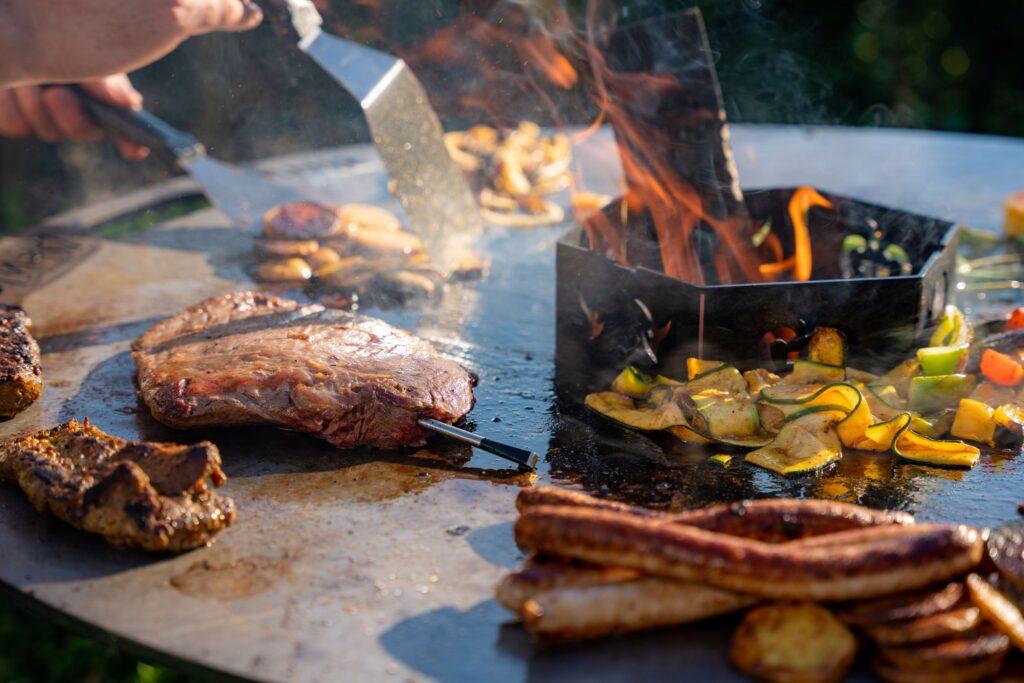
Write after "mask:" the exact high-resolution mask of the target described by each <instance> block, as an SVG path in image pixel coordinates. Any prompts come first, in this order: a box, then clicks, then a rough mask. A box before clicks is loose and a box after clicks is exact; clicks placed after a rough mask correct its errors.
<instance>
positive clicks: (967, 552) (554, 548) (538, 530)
mask: <svg viewBox="0 0 1024 683" xmlns="http://www.w3.org/2000/svg"><path fill="white" fill-rule="evenodd" d="M515 537H516V541H517V542H518V543H519V544H520V545H521V546H523V547H525V548H528V549H530V550H532V551H534V552H537V553H542V554H545V555H554V556H560V557H568V558H573V559H578V560H583V561H586V562H592V563H595V564H602V565H609V566H618V567H626V568H629V569H636V570H639V571H643V572H645V573H648V574H653V575H656V576H664V577H666V578H674V579H679V580H683V581H698V582H701V583H706V584H709V585H712V586H716V587H718V588H725V589H730V590H734V591H737V592H740V593H748V594H750V595H757V596H761V597H765V598H773V599H780V600H786V599H794V600H815V601H820V600H854V599H863V598H870V597H877V596H882V595H889V594H892V593H898V592H900V591H905V590H911V589H914V588H920V587H923V586H927V585H929V584H931V583H935V582H937V581H942V580H946V579H949V578H951V577H953V576H956V575H958V574H962V573H964V572H965V571H967V570H968V569H970V568H972V567H974V566H975V565H977V564H978V562H979V561H980V560H981V555H982V551H983V546H984V542H983V540H982V536H981V534H980V533H979V532H978V531H977V530H975V529H971V528H968V527H964V526H947V525H911V526H905V527H901V528H898V529H892V528H888V527H877V528H866V529H860V530H856V531H849V532H844V534H843V538H842V544H840V545H834V544H823V543H818V544H817V545H814V544H812V545H809V546H803V547H801V546H800V545H799V542H797V543H791V544H776V545H773V544H769V543H764V542H762V541H758V540H753V539H749V538H738V537H736V536H729V535H726V534H722V533H717V532H713V531H707V530H705V529H700V528H696V527H692V526H685V525H681V524H665V523H664V522H663V521H660V520H658V519H645V518H641V517H638V516H636V515H633V514H630V513H628V512H618V511H611V510H594V509H587V508H573V507H551V506H539V507H535V508H531V509H528V510H526V511H525V512H523V513H522V515H521V516H520V518H519V521H518V522H517V523H516V526H515ZM804 543H807V541H804Z"/></svg>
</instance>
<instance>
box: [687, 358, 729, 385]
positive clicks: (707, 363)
mask: <svg viewBox="0 0 1024 683" xmlns="http://www.w3.org/2000/svg"><path fill="white" fill-rule="evenodd" d="M724 365H726V363H723V362H722V361H720V360H701V359H700V358H687V359H686V379H688V380H689V379H693V378H694V377H697V376H698V375H703V374H705V373H707V372H711V371H712V370H717V369H718V368H720V367H722V366H724Z"/></svg>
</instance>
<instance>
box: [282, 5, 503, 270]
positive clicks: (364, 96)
mask: <svg viewBox="0 0 1024 683" xmlns="http://www.w3.org/2000/svg"><path fill="white" fill-rule="evenodd" d="M262 4H263V5H264V7H265V9H266V10H267V11H266V12H265V14H266V16H267V17H268V18H269V19H270V20H271V21H272V22H273V23H274V24H275V27H276V28H277V30H278V32H279V33H282V34H283V35H285V36H288V37H290V38H292V39H295V40H297V42H298V46H299V48H300V49H301V50H302V51H303V52H305V53H306V54H308V55H309V56H310V57H312V58H313V60H314V61H316V63H317V64H319V65H320V67H321V68H322V69H323V70H324V71H326V72H327V73H328V74H330V76H331V77H332V78H333V79H334V80H336V81H337V82H338V83H340V84H341V85H342V87H344V88H345V89H346V90H348V91H349V92H350V93H351V94H352V95H353V96H354V97H355V98H356V99H357V100H359V104H360V105H361V106H362V109H363V112H364V114H365V116H366V120H367V123H368V124H369V126H370V132H371V134H372V135H373V141H374V144H375V145H376V147H377V151H378V152H379V154H380V157H381V160H382V161H383V162H384V167H385V168H386V169H387V171H388V175H389V176H390V177H391V180H392V182H393V183H394V188H395V194H396V195H397V196H398V199H399V201H400V202H401V203H402V207H403V208H404V209H405V213H406V215H407V216H408V217H409V221H410V222H411V223H412V226H413V227H414V228H415V229H416V230H417V231H419V233H420V236H421V237H422V238H423V241H424V243H425V244H426V247H427V250H428V251H429V252H430V255H431V259H432V260H433V261H434V263H435V264H436V265H438V266H439V267H441V268H442V269H443V270H447V269H448V268H449V267H450V266H451V265H452V264H453V262H454V261H455V259H457V258H458V257H459V256H460V251H461V249H460V248H461V247H465V246H468V244H469V243H470V242H471V240H472V238H473V236H474V235H475V234H476V233H477V232H479V231H480V229H481V228H482V225H483V224H482V221H481V218H480V209H479V207H478V206H477V203H476V200H475V198H474V197H473V192H472V190H471V189H470V187H469V183H468V182H466V179H465V178H464V177H463V175H462V171H461V170H460V169H459V167H458V166H456V165H455V163H454V162H453V161H452V159H451V157H450V156H449V155H448V152H447V150H446V149H445V146H444V139H443V137H442V136H443V131H442V129H441V123H440V121H439V120H438V118H437V114H436V113H435V112H434V109H433V108H432V107H431V106H430V101H429V100H428V99H427V94H426V92H425V91H424V89H423V86H422V85H421V84H420V82H419V80H417V78H416V76H415V75H414V74H413V73H412V70H410V69H409V67H408V65H407V64H406V63H405V62H404V61H403V60H401V59H399V58H398V57H395V56H394V55H390V54H387V53H385V52H380V51H379V50H374V49H371V48H368V47H364V46H362V45H358V44H356V43H353V42H351V41H348V40H345V39H343V38H339V37H337V36H333V35H330V34H328V33H324V32H323V31H322V30H321V25H322V23H323V20H322V18H321V17H320V13H319V12H317V9H316V7H315V6H314V5H313V3H312V1H311V0H264V1H263V3H262Z"/></svg>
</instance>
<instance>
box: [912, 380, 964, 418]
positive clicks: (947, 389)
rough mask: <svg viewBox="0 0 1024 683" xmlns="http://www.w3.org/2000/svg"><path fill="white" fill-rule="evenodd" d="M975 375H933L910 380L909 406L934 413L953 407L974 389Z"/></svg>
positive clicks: (919, 410) (916, 409)
mask: <svg viewBox="0 0 1024 683" xmlns="http://www.w3.org/2000/svg"><path fill="white" fill-rule="evenodd" d="M977 383H978V382H977V379H976V378H975V377H974V375H933V376H931V377H915V378H913V379H912V380H910V389H909V391H908V396H907V408H909V409H910V410H912V411H915V412H918V413H934V412H938V411H940V410H943V409H945V408H952V407H954V406H956V405H957V404H959V403H960V399H962V398H966V397H967V396H969V395H970V393H971V392H972V391H974V387H975V386H976V385H977Z"/></svg>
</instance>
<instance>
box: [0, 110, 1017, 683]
mask: <svg viewBox="0 0 1024 683" xmlns="http://www.w3.org/2000/svg"><path fill="white" fill-rule="evenodd" d="M734 133H735V134H734V139H735V149H736V156H737V161H738V163H739V164H740V171H741V177H742V178H743V179H744V183H745V184H746V185H748V186H768V185H788V184H800V183H811V184H816V185H818V186H820V187H821V188H822V189H826V190H831V191H836V192H843V193H846V194H849V195H852V196H859V197H863V198H865V199H868V200H871V201H875V202H878V203H888V204H897V205H902V206H906V207H907V208H909V209H913V210H916V211H920V212H923V213H937V214H940V215H945V216H948V217H950V218H954V219H960V220H964V221H966V222H969V223H975V224H977V225H983V226H987V227H993V226H996V225H997V224H998V220H999V219H998V216H999V211H1000V202H1001V200H1002V197H1003V196H1004V195H1005V194H1006V192H1008V191H1009V190H1010V189H1012V188H1013V185H1014V183H1019V182H1020V178H1019V174H1017V175H1016V176H1015V174H1014V173H1013V172H1012V171H1013V170H1014V169H1019V168H1024V144H1022V143H1020V142H1015V141H1005V140H994V139H989V138H972V137H970V136H960V137H957V136H939V135H933V134H912V133H902V132H895V131H864V132H859V131H858V132H851V131H843V130H833V129H826V130H817V131H806V130H804V129H795V128H794V129H774V128H769V129H756V128H755V129H751V128H744V127H742V126H737V127H736V130H735V131H734ZM602 154H603V153H602ZM602 154H596V155H595V154H591V155H589V156H588V155H587V154H585V153H581V154H578V155H577V158H579V159H580V160H581V164H582V166H583V168H585V169H586V173H587V180H588V183H590V184H591V188H592V189H595V190H598V191H600V190H602V188H603V187H606V188H608V190H614V187H611V186H609V185H608V184H605V185H603V186H602V185H601V182H600V179H601V177H602V174H604V175H605V176H607V175H608V174H610V173H612V172H613V170H614V166H613V165H612V164H610V163H609V159H610V158H611V157H609V156H602ZM366 158H367V157H366V152H365V150H361V149H354V150H343V151H339V152H335V153H334V154H333V155H326V154H320V155H312V156H310V157H300V158H293V159H284V160H280V161H279V162H277V164H276V169H277V170H278V171H279V172H280V173H281V176H282V178H284V179H285V180H288V181H290V182H308V183H310V184H312V185H314V186H317V187H319V188H321V189H322V190H323V191H324V193H325V196H324V197H323V198H324V199H325V200H331V199H334V200H343V201H377V200H379V198H380V197H382V196H383V193H384V180H383V178H382V176H381V173H380V169H379V166H376V165H373V164H371V163H367V162H366ZM837 160H842V163H839V162H838V161H837ZM338 162H347V163H348V164H349V165H353V164H356V166H353V167H352V168H349V169H347V170H345V169H342V170H331V168H332V165H333V164H336V163H338ZM360 163H362V164H363V165H362V166H358V165H357V164H360ZM337 188H342V190H343V191H344V192H345V194H344V195H343V196H338V195H337V194H332V193H333V192H335V191H336V190H337ZM923 189H927V191H924V190H923ZM152 197H153V195H150V196H149V197H148V198H147V197H141V200H142V201H143V202H147V201H151V200H152ZM80 218H82V217H81V216H80ZM86 218H87V216H86ZM83 220H84V218H83ZM563 230H564V228H545V229H542V230H537V231H532V232H531V231H527V232H523V231H515V230H503V229H496V230H491V231H489V232H488V235H487V236H486V238H485V245H484V246H485V248H486V249H487V250H488V251H489V252H490V253H491V254H492V255H494V257H495V258H494V261H493V266H492V274H491V277H490V278H489V279H488V280H487V281H485V282H483V283H482V284H480V285H479V286H478V287H467V288H462V289H456V290H455V291H454V292H453V293H452V294H451V295H450V296H449V297H447V298H446V299H445V301H443V302H441V304H440V305H439V306H438V307H436V308H431V309H428V310H424V311H416V310H406V311H386V312H378V311H368V312H369V313H371V314H378V313H379V314H380V315H381V316H382V317H384V318H385V319H386V320H388V322H391V323H393V324H397V325H399V326H402V327H406V328H408V329H411V330H413V331H415V332H417V333H418V334H420V335H421V336H423V337H425V338H427V339H429V340H431V341H432V342H433V343H434V344H435V345H436V346H437V347H438V348H439V349H441V350H443V351H445V352H447V353H448V354H450V355H451V356H453V357H454V358H455V359H456V360H457V361H459V362H460V363H462V364H463V365H465V366H466V367H467V368H468V369H470V370H472V371H475V372H477V373H479V374H480V379H481V384H480V386H479V387H478V389H477V392H476V394H477V404H476V407H475V408H474V410H473V411H472V412H471V413H470V415H469V418H470V420H471V421H473V422H474V423H475V424H476V425H477V428H478V429H479V430H480V431H482V432H486V433H487V434H488V435H492V436H493V437H495V438H498V439H503V440H508V441H511V442H514V443H517V444H519V445H522V446H525V447H529V448H532V449H534V450H536V451H538V452H540V453H541V454H542V456H543V455H544V454H545V453H547V457H546V458H543V457H542V470H541V474H540V479H541V481H544V482H551V481H553V480H554V481H556V482H558V483H562V482H577V481H579V480H580V479H581V478H582V482H583V483H584V485H585V487H586V489H587V490H589V491H591V492H594V493H596V494H598V495H602V496H617V497H621V498H624V499H641V500H649V501H651V502H654V503H657V504H660V505H663V506H672V507H687V506H690V505H693V504H696V503H699V502H701V501H705V500H712V499H715V498H722V499H736V498H741V497H747V496H779V495H797V496H799V495H821V496H826V497H832V498H838V499H841V500H853V501H855V500H859V501H861V502H865V503H867V504H869V505H882V504H885V505H891V506H893V507H897V508H901V509H906V510H910V511H913V512H916V513H917V514H918V517H919V519H921V520H922V521H954V520H956V521H960V520H966V521H974V522H977V523H984V524H992V523H997V522H1000V521H1004V520H1009V519H1012V518H1013V517H1014V515H1015V512H1014V507H1015V505H1016V503H1017V502H1019V500H1018V498H1019V496H1021V495H1022V494H1021V486H1020V476H1021V471H1020V467H1021V465H1020V463H1019V462H1017V461H1014V460H1005V459H1004V460H995V459H992V458H986V459H983V460H982V463H981V464H980V465H979V466H978V467H977V468H975V469H974V470H971V471H969V472H963V473H954V472H948V471H947V472H943V471H936V470H933V469H928V468H923V467H916V466H907V465H896V464H895V463H893V462H891V461H889V460H888V459H886V458H884V457H879V456H874V455H871V456H856V457H854V456H849V457H847V458H845V459H844V460H843V461H842V462H841V463H840V464H839V469H838V470H836V471H834V472H833V473H832V474H831V475H830V476H828V477H824V478H820V479H818V478H811V479H808V480H794V481H783V480H781V479H779V478H777V477H775V476H774V475H771V474H770V473H767V472H760V471H757V472H755V471H752V470H749V469H747V468H739V469H737V470H721V469H714V468H712V467H710V466H707V465H705V464H704V461H705V459H706V455H707V453H706V452H704V451H702V450H701V451H689V450H685V449H682V448H681V447H678V446H676V445H674V444H665V443H655V442H652V441H649V440H647V439H644V438H641V437H639V436H636V435H633V434H630V433H628V432H625V431H622V430H618V429H616V428H613V427H610V426H608V425H606V424H604V423H603V422H602V421H601V420H599V419H598V418H596V417H592V416H588V415H586V414H585V413H582V412H580V411H579V410H577V409H573V408H571V407H568V408H567V409H566V410H565V412H558V411H557V406H556V398H555V397H556V393H557V392H556V389H557V387H556V382H555V380H556V378H555V376H554V363H553V357H554V346H553V345H554V341H553V335H554V310H553V306H552V304H553V299H554V249H553V247H554V242H555V240H556V239H557V238H558V237H559V236H560V234H561V233H562V232H563ZM251 254H252V240H251V237H250V236H247V235H241V234H239V233H237V232H236V231H234V230H232V229H231V228H229V227H228V226H227V224H226V222H225V221H224V219H223V218H222V217H220V216H218V215H217V214H216V213H215V212H212V211H202V212H198V213H195V214H192V215H190V216H187V217H185V218H182V219H179V220H177V221H173V222H171V223H169V224H167V225H165V226H164V227H163V228H161V229H158V230H152V231H150V232H148V233H145V234H143V235H140V236H138V237H132V238H121V239H116V240H104V241H102V242H101V243H100V248H99V250H97V251H96V253H94V254H92V255H91V256H90V258H89V260H88V261H86V262H85V263H83V264H82V265H81V266H80V267H79V268H77V269H75V270H72V271H70V272H68V273H66V274H65V275H63V276H62V277H61V278H60V279H58V280H56V281H54V282H51V283H49V284H47V285H46V286H45V287H44V288H43V289H42V290H40V291H38V292H36V293H34V294H32V295H31V296H29V297H28V298H27V299H26V301H25V302H24V304H25V306H26V308H27V310H28V312H29V314H30V315H31V316H32V318H33V321H34V323H35V332H36V334H37V335H38V336H39V338H40V343H41V346H42V350H43V353H44V358H43V362H44V366H45V367H46V372H47V378H48V386H47V390H46V392H44V394H43V397H42V398H41V400H40V401H39V402H37V403H36V404H35V405H33V406H32V407H30V408H29V409H28V410H27V411H25V412H24V413H22V414H21V415H19V416H18V417H17V418H15V419H14V420H11V421H10V422H7V423H5V424H3V425H2V426H0V430H2V432H3V433H4V434H11V433H18V432H27V431H32V430H36V429H41V428H43V427H52V426H54V425H56V424H57V423H58V422H60V421H63V420H65V419H67V418H70V417H71V416H75V415H77V416H79V417H85V416H88V417H90V418H92V419H93V420H94V421H95V422H96V424H97V426H99V427H100V428H102V429H104V430H105V431H108V432H110V433H113V434H116V435H118V436H122V437H126V438H132V439H138V438H147V439H155V440H172V441H173V440H176V441H184V440H188V441H194V440H200V439H203V438H208V439H210V440H212V441H213V442H214V443H216V444H217V445H218V446H219V447H220V450H221V454H222V458H223V461H224V464H223V467H224V470H225V472H226V473H227V475H228V477H229V482H228V483H227V485H226V486H225V487H224V488H223V489H221V490H222V491H224V492H225V493H226V494H227V495H230V496H232V497H233V498H234V500H235V501H236V503H237V505H238V519H237V521H236V522H235V524H234V525H232V527H231V528H229V529H228V530H226V531H225V532H223V533H222V534H221V535H220V537H219V538H218V540H217V542H216V543H215V544H214V545H213V546H211V547H210V548H206V549H201V550H198V551H195V552H192V553H188V554H186V555H183V556H181V557H177V558H173V559H165V560H153V559H151V558H148V557H145V556H143V555H141V554H134V553H131V552H123V551H117V550H114V549H110V548H107V547H106V546H105V545H104V544H103V542H102V541H99V540H97V539H94V538H90V537H88V536H87V535H86V534H81V533H78V532H76V531H74V530H72V529H68V528H65V527H64V526H63V525H61V524H60V523H58V522H56V521H54V520H49V519H46V518H43V517H41V516H39V515H38V514H36V513H35V511H34V510H33V509H32V508H31V506H30V505H28V503H27V502H26V501H25V500H24V496H23V494H22V493H21V491H20V490H18V489H17V488H16V487H12V486H9V485H3V486H0V538H3V539H4V541H5V547H4V555H3V559H2V560H0V580H2V585H4V586H7V587H10V588H13V589H15V590H16V591H17V593H12V594H15V595H19V596H22V597H25V598H26V599H31V600H34V601H39V602H34V603H33V604H37V605H38V604H40V603H41V604H43V605H45V606H47V607H49V608H50V609H56V610H60V611H61V613H63V614H65V615H70V617H71V618H73V619H76V620H80V621H84V622H88V624H89V626H88V628H89V630H90V631H92V632H96V630H97V629H99V630H102V631H107V632H111V633H114V634H116V635H118V636H120V637H122V638H126V639H128V641H130V642H133V643H135V644H136V646H138V647H140V648H142V649H145V650H147V651H149V652H150V653H153V652H154V651H155V652H157V653H158V655H159V656H160V657H161V658H162V659H163V660H165V661H167V660H170V661H174V662H175V663H177V664H178V665H185V666H189V665H191V666H194V667H199V668H207V669H209V668H212V669H217V670H221V671H228V672H231V673H234V674H236V675H239V676H247V677H252V678H264V679H283V678H289V679H295V680H333V679H335V678H337V676H338V673H339V672H345V676H346V677H347V678H349V679H354V680H380V679H385V678H387V677H395V680H405V679H409V678H411V679H430V678H442V679H445V680H476V679H479V677H480V675H481V672H487V675H488V677H489V678H491V679H493V680H504V681H522V680H549V679H552V678H558V679H566V680H587V681H594V680H637V679H645V678H646V679H651V678H667V677H669V676H671V677H676V678H677V677H678V676H679V673H680V671H684V670H685V671H688V672H691V671H692V672H693V674H692V675H693V678H694V679H695V680H705V679H708V678H710V677H711V676H712V675H714V676H715V677H716V678H717V679H720V680H729V679H730V677H732V678H733V679H735V678H736V674H734V673H733V672H732V671H731V669H729V668H728V666H727V653H726V649H727V646H728V638H729V634H731V632H732V630H733V629H734V628H735V620H734V619H730V618H725V619H723V620H721V621H713V622H710V623H707V624H700V625H699V626H697V627H693V628H679V629H669V630H666V631H662V632H656V633H648V634H643V635H638V636H631V637H628V638H622V639H618V640H613V641H605V642H597V643H594V644H592V645H584V646H580V647H575V648H572V649H570V650H567V651H564V652H558V651H552V650H535V649H533V648H532V647H531V646H530V643H529V641H528V639H527V638H526V637H525V634H524V633H523V632H522V630H521V629H520V628H519V627H517V626H512V625H508V624H506V621H507V619H508V617H507V615H506V613H505V611H504V610H503V609H502V608H501V607H499V606H498V604H497V603H496V602H495V601H494V600H493V599H492V593H493V587H494V584H495V583H496V582H497V581H498V580H499V578H500V577H501V576H502V574H503V573H506V571H507V570H508V569H510V568H512V567H514V566H516V565H518V564H519V563H520V560H521V557H520V555H519V551H518V550H517V549H516V547H515V545H514V544H513V541H512V523H513V521H514V520H515V518H516V516H517V513H516V510H515V506H514V499H515V495H516V493H517V491H518V487H517V484H520V483H523V480H522V479H519V478H515V477H511V475H510V473H509V470H507V469H502V470H500V471H499V472H493V471H491V472H482V471H481V470H480V469H479V468H503V467H504V464H503V463H502V462H501V461H498V460H496V459H494V458H492V457H491V456H488V455H486V454H476V455H473V456H472V457H471V458H470V454H469V453H468V452H467V451H465V450H462V449H460V448H458V447H452V446H449V445H445V444H441V443H438V442H431V444H430V447H429V449H427V450H424V451H420V452H405V453H389V454H374V453H370V452H366V451H356V452H343V451H338V450H335V449H333V448H332V447H330V446H329V445H328V444H327V443H325V442H323V441H320V440H317V439H314V438H310V437H307V436H303V435H301V434H296V433H289V432H284V431H279V430H275V429H271V428H249V427H246V428H239V429H234V430H212V429H211V430H199V431H195V432H187V433H182V432H175V431H173V430H170V429H168V428H166V427H163V426H162V425H160V424H159V423H157V422H156V421H154V420H153V419H152V418H151V417H150V416H149V415H148V411H147V410H146V409H145V407H144V406H142V405H141V404H140V402H139V400H138V398H137V395H136V393H135V387H134V385H133V381H132V377H133V371H134V363H133V362H132V359H131V356H130V351H129V345H130V343H131V341H132V340H133V339H135V338H136V337H138V336H139V335H140V334H142V333H143V332H144V331H145V330H146V329H148V328H149V327H150V326H151V325H153V324H154V323H156V322H158V321H159V320H161V319H163V318H164V317H166V316H168V315H171V314H173V313H175V312H177V311H179V310H181V309H182V308H184V307H185V306H189V305H191V304H194V303H196V302H197V301H200V300H201V299H203V298H204V297H207V296H211V295H214V294H220V293H224V292H229V291H236V290H238V289H240V288H243V287H245V286H247V285H248V282H249V281H248V278H247V275H246V272H247V270H246V268H247V267H248V266H249V265H251V262H250V261H248V259H251V258H252V256H251ZM115 293H118V296H115ZM579 398H582V397H579ZM598 436H599V437H600V440H599V441H598V440H595V437H598ZM467 459H468V463H467ZM463 463H467V466H466V467H462V468H459V467H457V466H458V465H462V464H463ZM487 475H494V476H487ZM498 475H500V476H498ZM28 596H31V598H28ZM126 596H129V597H130V599H126Z"/></svg>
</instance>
